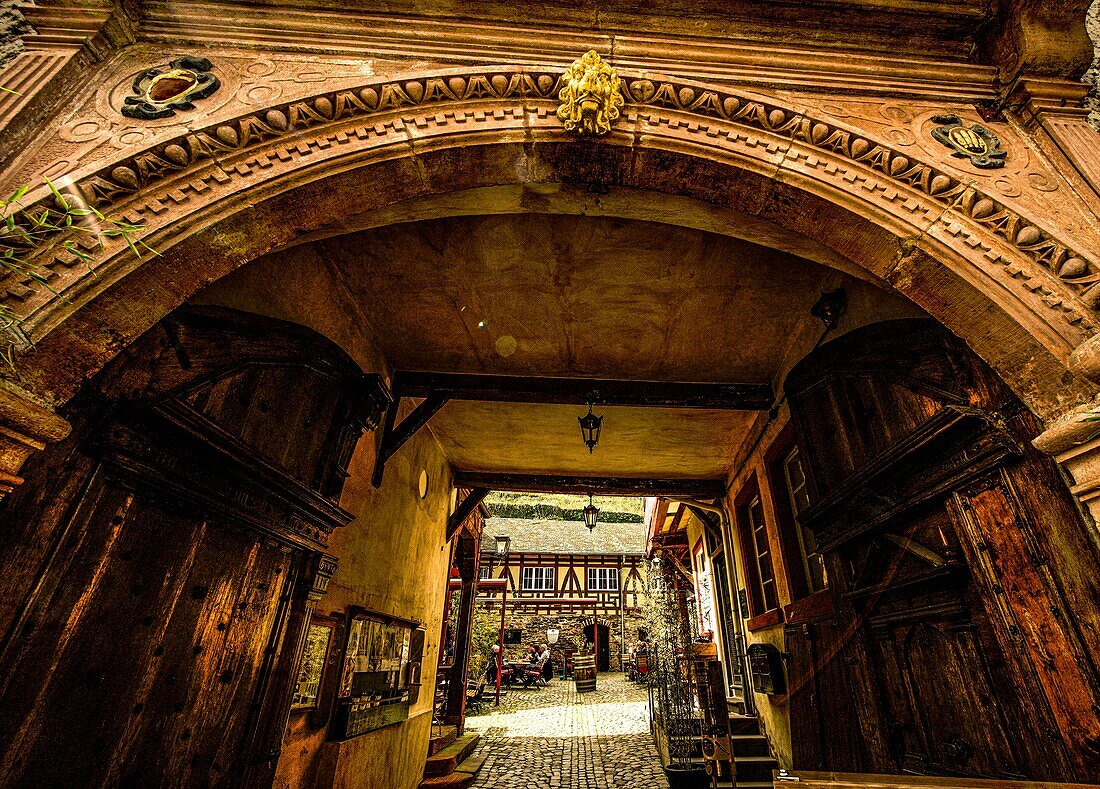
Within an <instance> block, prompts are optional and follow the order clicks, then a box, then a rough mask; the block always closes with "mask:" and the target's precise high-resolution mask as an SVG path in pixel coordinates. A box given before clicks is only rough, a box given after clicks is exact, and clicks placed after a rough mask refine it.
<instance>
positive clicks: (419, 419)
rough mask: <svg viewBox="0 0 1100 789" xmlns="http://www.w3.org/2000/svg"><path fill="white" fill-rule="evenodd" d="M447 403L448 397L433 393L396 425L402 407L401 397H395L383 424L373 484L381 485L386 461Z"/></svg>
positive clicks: (375, 461) (375, 460)
mask: <svg viewBox="0 0 1100 789" xmlns="http://www.w3.org/2000/svg"><path fill="white" fill-rule="evenodd" d="M445 405H447V398H446V397H443V396H441V395H437V394H432V395H429V396H428V397H427V398H425V399H424V401H423V402H421V403H420V405H418V406H417V407H416V408H414V409H413V411H412V413H411V414H409V415H408V416H407V417H405V418H404V419H402V420H401V424H399V425H394V422H395V420H396V419H397V410H398V409H399V408H400V407H401V397H400V396H397V397H394V399H393V402H392V403H391V404H390V407H389V410H388V411H387V412H386V419H385V422H384V423H383V425H382V440H381V441H380V442H379V444H378V452H377V454H376V455H375V456H374V474H373V476H372V477H371V484H373V485H374V487H376V488H377V487H381V485H382V474H383V473H384V472H385V470H386V461H387V460H389V459H390V458H391V457H393V455H394V453H395V452H397V450H399V449H401V447H403V446H404V445H405V442H407V441H408V440H409V439H410V438H412V437H413V436H414V435H416V431H417V430H419V429H420V428H422V427H424V425H426V424H428V420H429V419H431V418H432V417H433V416H435V415H436V414H437V413H439V409H441V408H442V407H443V406H445Z"/></svg>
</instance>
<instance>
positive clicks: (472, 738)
mask: <svg viewBox="0 0 1100 789" xmlns="http://www.w3.org/2000/svg"><path fill="white" fill-rule="evenodd" d="M480 739H481V735H480V734H464V735H462V736H461V737H454V735H448V736H446V737H433V738H432V740H431V742H430V743H429V745H428V760H427V762H425V763H424V780H422V781H421V782H420V787H421V789H463V788H464V787H467V786H469V785H470V784H472V783H473V782H474V779H475V778H476V777H477V773H478V771H479V770H480V769H481V765H482V763H483V762H484V761H485V757H483V756H471V754H472V753H473V751H474V748H476V747H477V743H478V740H480Z"/></svg>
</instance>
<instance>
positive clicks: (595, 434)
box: [577, 403, 603, 452]
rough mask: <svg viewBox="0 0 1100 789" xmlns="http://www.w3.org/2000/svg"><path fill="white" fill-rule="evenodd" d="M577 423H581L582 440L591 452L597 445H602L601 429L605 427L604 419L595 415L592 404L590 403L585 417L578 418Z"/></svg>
mask: <svg viewBox="0 0 1100 789" xmlns="http://www.w3.org/2000/svg"><path fill="white" fill-rule="evenodd" d="M577 421H578V422H580V423H581V438H582V439H584V445H585V446H586V447H588V451H589V452H591V451H592V450H593V449H595V448H596V444H598V443H600V427H601V426H602V425H603V417H602V416H596V415H595V414H593V413H592V403H589V404H588V413H587V414H585V415H584V416H578V417H577Z"/></svg>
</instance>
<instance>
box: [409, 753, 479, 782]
mask: <svg viewBox="0 0 1100 789" xmlns="http://www.w3.org/2000/svg"><path fill="white" fill-rule="evenodd" d="M484 763H485V757H484V756H468V757H466V758H465V759H464V760H463V761H462V762H461V763H460V764H459V765H458V766H457V767H455V769H454V772H452V773H448V774H447V775H434V776H432V777H430V778H425V779H424V780H423V781H421V782H420V789H465V787H467V786H469V785H470V784H472V783H473V782H474V779H476V778H477V774H478V772H479V771H480V770H481V766H482V765H483V764H484Z"/></svg>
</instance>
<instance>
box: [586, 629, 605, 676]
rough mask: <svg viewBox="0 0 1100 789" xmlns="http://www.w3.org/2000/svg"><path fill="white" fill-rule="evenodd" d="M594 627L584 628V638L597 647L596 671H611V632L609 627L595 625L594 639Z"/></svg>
mask: <svg viewBox="0 0 1100 789" xmlns="http://www.w3.org/2000/svg"><path fill="white" fill-rule="evenodd" d="M592 627H593V626H592V625H585V626H584V637H585V638H586V639H587V640H588V641H590V642H591V643H593V644H595V645H596V671H610V670H611V631H610V630H609V629H608V627H607V625H600V624H597V625H595V627H596V637H595V638H593V637H592Z"/></svg>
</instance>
